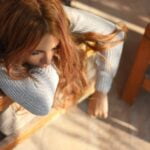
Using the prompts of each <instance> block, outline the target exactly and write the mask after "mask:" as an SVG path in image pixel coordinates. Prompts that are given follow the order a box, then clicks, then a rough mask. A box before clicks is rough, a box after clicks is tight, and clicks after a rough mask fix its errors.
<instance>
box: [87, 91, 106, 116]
mask: <svg viewBox="0 0 150 150" xmlns="http://www.w3.org/2000/svg"><path fill="white" fill-rule="evenodd" d="M88 113H89V114H90V115H91V116H95V117H100V118H105V119H106V118H107V117H108V96H107V94H104V93H102V92H100V91H95V93H94V94H93V95H92V96H91V97H90V99H89V103H88Z"/></svg>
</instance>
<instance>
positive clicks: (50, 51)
mask: <svg viewBox="0 0 150 150" xmlns="http://www.w3.org/2000/svg"><path fill="white" fill-rule="evenodd" d="M0 20H1V21H0V29H1V30H0V60H1V61H0V63H1V68H0V76H1V78H0V89H1V90H2V91H3V92H4V93H5V95H7V96H8V97H9V98H10V99H11V100H13V101H15V102H17V103H18V104H20V105H21V106H22V107H24V108H25V109H27V110H28V111H30V112H31V113H33V114H35V115H46V114H47V113H48V112H49V111H50V110H51V107H52V105H53V102H54V96H56V88H58V87H59V89H60V90H61V92H62V93H63V94H64V96H65V97H67V96H68V97H70V98H71V100H72V99H74V98H75V97H76V96H77V95H79V94H81V89H83V88H86V87H87V85H88V80H87V77H86V74H85V68H84V65H83V59H84V57H85V54H84V53H83V52H82V51H81V50H80V48H79V47H78V45H79V44H80V43H86V44H87V45H88V46H89V47H91V48H93V49H94V50H95V52H97V53H98V55H97V56H96V57H95V63H96V67H97V68H96V70H97V72H96V78H95V80H96V84H95V89H96V90H95V92H94V94H93V95H92V96H91V97H90V99H89V106H88V112H89V114H90V115H93V116H97V117H102V118H107V116H108V96H107V93H108V92H109V90H110V88H111V84H112V81H113V77H114V76H115V74H116V71H117V68H118V64H119V60H120V56H121V52H122V48H123V39H124V31H125V28H122V29H120V28H117V26H116V25H115V24H113V23H111V22H110V21H107V20H105V19H103V18H101V17H98V16H96V15H94V14H91V13H88V12H86V11H83V10H79V9H75V8H69V7H67V6H64V5H62V4H61V2H60V1H59V0H13V1H9V0H4V1H1V2H0ZM123 30H124V31H123ZM88 41H92V42H94V43H95V44H94V45H92V44H89V42H88ZM99 56H102V57H104V59H100V57H99ZM104 60H106V61H104ZM108 62H110V63H111V64H109V63H108ZM58 83H59V85H58ZM4 114H5V112H3V113H2V114H1V116H3V115H4ZM4 116H5V115H4Z"/></svg>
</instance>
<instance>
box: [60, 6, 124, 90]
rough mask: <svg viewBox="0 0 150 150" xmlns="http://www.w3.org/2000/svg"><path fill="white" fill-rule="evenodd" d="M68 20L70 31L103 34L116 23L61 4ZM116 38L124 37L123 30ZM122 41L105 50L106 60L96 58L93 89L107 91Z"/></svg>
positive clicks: (118, 57) (117, 60)
mask: <svg viewBox="0 0 150 150" xmlns="http://www.w3.org/2000/svg"><path fill="white" fill-rule="evenodd" d="M63 7H64V10H65V12H66V14H67V16H68V18H69V20H70V29H71V31H72V32H80V33H85V32H96V33H100V34H103V35H107V34H109V33H111V32H112V31H113V30H114V29H115V28H116V25H115V24H113V23H112V22H111V21H108V20H106V19H104V18H102V17H100V16H97V15H95V14H93V13H90V12H88V11H85V10H81V9H79V8H71V7H67V6H63ZM117 37H118V39H123V38H124V32H120V33H119V34H118V35H117ZM122 49H123V42H122V43H120V44H118V45H117V46H115V47H112V48H109V49H107V50H105V51H104V52H103V53H102V55H103V56H104V57H105V58H106V60H107V61H103V59H101V57H99V56H98V57H97V58H96V66H97V73H96V85H95V89H96V90H97V91H101V92H103V93H108V92H109V90H110V88H111V85H112V81H113V78H114V76H115V75H116V72H117V69H118V66H119V62H120V58H121V54H122Z"/></svg>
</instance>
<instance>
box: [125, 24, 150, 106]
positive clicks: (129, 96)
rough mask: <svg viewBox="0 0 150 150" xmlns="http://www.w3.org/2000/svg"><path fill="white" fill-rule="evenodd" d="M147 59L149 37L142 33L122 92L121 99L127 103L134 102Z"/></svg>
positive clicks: (149, 51)
mask: <svg viewBox="0 0 150 150" xmlns="http://www.w3.org/2000/svg"><path fill="white" fill-rule="evenodd" d="M147 28H149V29H150V25H149V26H147ZM149 60H150V39H149V38H148V37H147V36H145V35H144V36H143V39H142V42H141V44H140V47H139V49H138V52H137V55H136V59H135V63H134V64H133V67H132V71H131V73H130V75H129V78H128V81H127V83H126V85H125V88H124V90H123V94H122V99H123V100H125V101H126V102H127V103H129V104H132V103H133V102H134V100H135V97H136V96H137V94H138V91H139V90H140V88H141V86H142V82H143V81H144V76H145V71H146V69H147V66H148V64H149Z"/></svg>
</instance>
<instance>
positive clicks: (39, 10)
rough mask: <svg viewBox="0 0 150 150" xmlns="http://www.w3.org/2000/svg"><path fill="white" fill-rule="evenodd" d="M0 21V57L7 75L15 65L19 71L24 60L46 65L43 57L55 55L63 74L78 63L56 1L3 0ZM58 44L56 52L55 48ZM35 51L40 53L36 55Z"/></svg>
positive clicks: (66, 21)
mask: <svg viewBox="0 0 150 150" xmlns="http://www.w3.org/2000/svg"><path fill="white" fill-rule="evenodd" d="M0 20H1V21H0V29H1V30H0V43H1V45H3V46H4V48H2V49H0V57H1V59H3V62H4V64H5V66H6V68H7V69H8V72H9V69H10V68H13V67H14V68H15V66H17V70H19V66H20V68H22V67H23V66H22V64H23V63H25V62H26V61H27V62H30V63H32V64H34V65H39V66H42V65H44V64H49V63H50V60H46V59H44V58H48V57H49V58H50V59H52V54H54V53H57V54H58V55H59V56H60V57H59V59H60V60H61V63H60V62H58V61H57V64H58V66H59V68H61V69H63V70H65V71H71V68H73V67H72V66H73V64H74V66H75V62H78V60H79V58H78V55H77V51H76V50H75V46H74V45H73V41H72V37H71V34H70V31H69V21H68V19H67V17H66V14H65V12H64V10H63V7H62V5H61V3H60V1H59V0H13V1H10V0H5V1H3V2H1V3H0ZM48 41H49V42H48ZM45 43H46V44H45ZM57 44H59V50H58V49H56V48H55V47H54V46H57ZM52 48H55V52H54V49H53V50H52ZM36 50H41V51H38V52H39V54H38V55H37V51H36ZM35 51H36V54H35ZM42 51H43V52H42ZM48 52H49V53H48ZM46 61H47V62H46ZM69 61H70V62H69ZM66 62H68V63H66ZM77 66H78V65H77ZM22 69H23V68H22ZM65 71H62V72H63V74H65V73H64V72H65ZM9 73H10V72H9ZM24 73H25V72H24ZM9 75H10V76H11V73H10V74H9Z"/></svg>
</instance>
